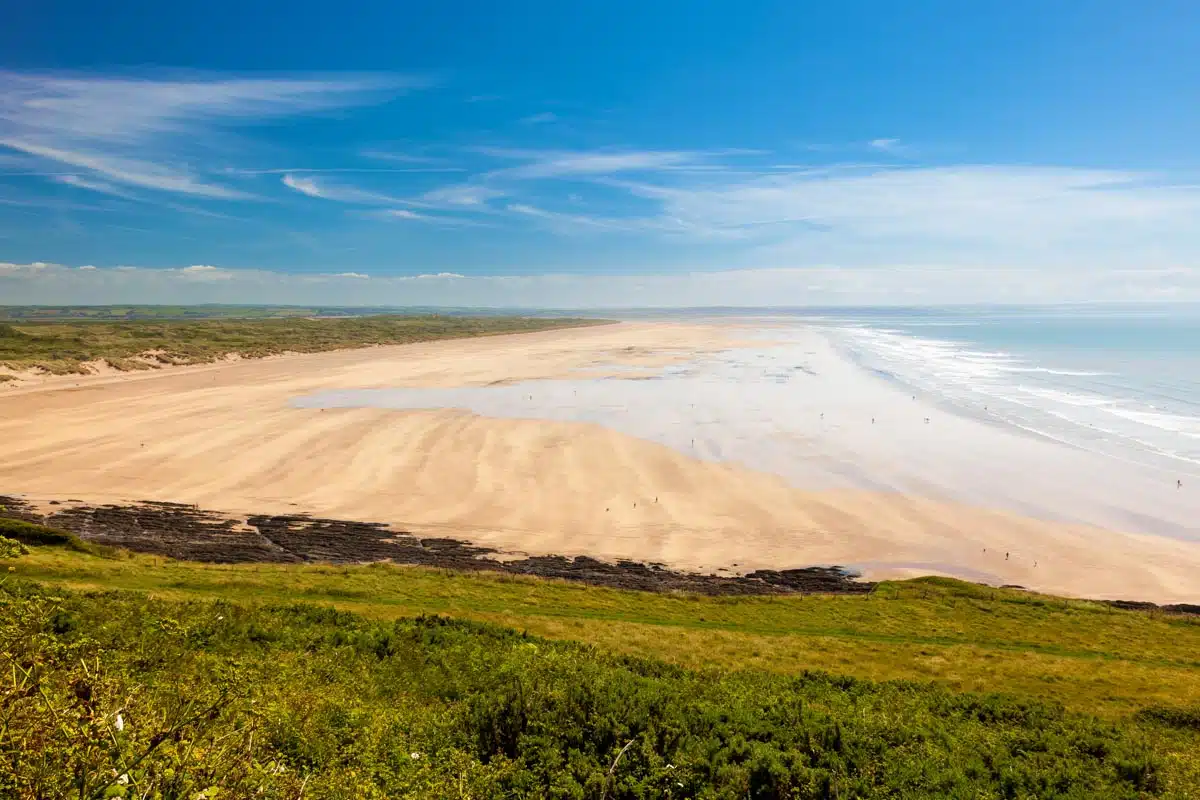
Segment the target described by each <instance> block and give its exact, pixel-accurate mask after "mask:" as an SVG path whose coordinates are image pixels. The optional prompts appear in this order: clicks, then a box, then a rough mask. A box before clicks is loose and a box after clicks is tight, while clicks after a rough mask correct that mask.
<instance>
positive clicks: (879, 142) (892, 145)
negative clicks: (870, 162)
mask: <svg viewBox="0 0 1200 800" xmlns="http://www.w3.org/2000/svg"><path fill="white" fill-rule="evenodd" d="M867 147H869V148H871V149H872V150H876V151H878V152H880V153H888V154H889V155H900V154H902V153H904V152H906V151H907V150H908V148H907V147H905V146H904V145H902V144H900V140H899V139H872V140H871V141H869V142H867Z"/></svg>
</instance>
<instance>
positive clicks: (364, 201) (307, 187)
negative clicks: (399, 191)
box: [281, 174, 405, 205]
mask: <svg viewBox="0 0 1200 800" xmlns="http://www.w3.org/2000/svg"><path fill="white" fill-rule="evenodd" d="M281 182H282V183H283V185H284V186H286V187H288V188H289V189H292V190H294V191H297V192H300V194H304V195H308V196H309V197H317V198H320V199H322V200H333V201H335V202H339V203H355V204H358V205H395V204H398V203H400V204H402V203H404V202H405V201H404V200H401V199H400V198H396V197H392V196H390V195H386V194H383V193H380V192H371V191H367V190H365V189H359V188H357V187H354V186H344V185H340V184H334V183H328V182H325V181H319V180H317V179H316V178H312V177H302V176H300V175H291V174H288V175H284V176H283V178H282V179H281Z"/></svg>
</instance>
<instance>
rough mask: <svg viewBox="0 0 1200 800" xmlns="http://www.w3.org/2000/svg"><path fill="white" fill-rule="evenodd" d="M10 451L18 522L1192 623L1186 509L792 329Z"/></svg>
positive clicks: (421, 377)
mask: <svg viewBox="0 0 1200 800" xmlns="http://www.w3.org/2000/svg"><path fill="white" fill-rule="evenodd" d="M927 420H928V421H927ZM0 441H3V442H4V443H5V444H6V448H5V458H4V460H3V461H2V462H0V494H3V493H9V494H22V495H24V496H26V497H27V498H28V499H29V500H31V501H33V502H45V501H48V500H51V499H60V500H62V499H68V498H72V499H78V500H80V501H84V502H87V503H93V504H99V503H127V502H132V501H139V500H159V501H171V502H179V503H194V504H196V505H198V506H201V507H203V508H208V509H213V510H219V511H225V512H229V513H267V514H275V513H278V514H284V513H286V514H294V513H301V512H304V513H312V514H317V515H324V516H331V517H337V518H343V519H357V520H368V521H376V522H386V523H389V524H391V525H393V526H395V527H397V528H399V529H403V530H408V531H412V532H414V533H417V534H420V535H424V534H436V535H444V536H454V537H457V538H463V539H467V540H470V541H474V542H478V543H481V544H486V545H490V546H493V547H497V548H500V549H503V550H507V551H513V552H520V553H530V554H548V553H557V554H564V555H576V554H587V555H592V556H597V557H602V558H630V559H635V560H639V561H660V562H664V563H667V564H670V565H672V566H674V567H678V568H684V569H693V570H700V571H705V572H708V571H715V570H717V569H729V570H734V571H748V570H752V569H759V568H771V569H780V568H789V567H802V566H810V565H824V564H841V565H847V566H851V567H854V568H856V569H859V570H861V571H862V572H863V574H864V576H865V577H868V578H872V579H879V578H886V577H896V576H911V575H916V574H947V575H955V576H959V577H963V578H966V579H971V580H979V581H985V582H988V583H994V584H1006V583H1008V584H1020V585H1023V586H1027V587H1029V588H1033V589H1038V590H1043V591H1048V592H1055V593H1064V594H1071V595H1079V596H1089V597H1103V598H1119V599H1138V600H1151V601H1156V602H1195V601H1197V599H1198V598H1200V577H1198V576H1200V531H1198V530H1197V523H1196V520H1197V519H1200V501H1197V499H1196V495H1195V494H1194V493H1193V492H1188V491H1179V490H1178V489H1177V488H1176V486H1175V485H1174V483H1173V482H1168V481H1167V480H1166V479H1165V477H1164V476H1162V475H1159V474H1156V473H1155V472H1154V471H1152V470H1149V469H1144V468H1139V467H1136V466H1133V465H1127V464H1123V463H1120V462H1116V461H1114V460H1109V459H1102V458H1097V457H1096V456H1094V455H1092V454H1088V453H1082V452H1079V451H1075V450H1072V449H1069V448H1067V447H1064V446H1062V445H1059V444H1057V443H1054V442H1049V441H1045V440H1040V439H1037V438H1034V437H1031V436H1024V435H1021V434H1019V433H1016V432H1013V431H1011V430H1007V429H1003V428H1000V427H998V426H994V425H989V424H988V423H987V422H986V421H982V420H979V419H974V418H971V417H969V416H963V415H958V414H953V413H949V412H947V411H946V410H945V409H943V408H940V407H937V406H935V405H933V404H931V403H929V402H927V401H926V400H925V399H923V398H920V397H912V396H910V395H908V394H907V393H906V392H904V391H903V390H902V389H900V388H899V387H897V386H894V385H891V384H889V383H887V382H886V381H883V380H882V379H879V378H876V377H875V376H872V375H870V374H869V373H866V372H864V371H862V370H860V369H858V368H857V367H855V366H854V365H853V364H851V363H849V362H847V361H845V360H844V359H842V358H841V357H840V356H839V355H838V354H837V353H836V352H835V350H834V349H833V348H832V347H831V345H830V344H829V342H827V341H826V340H825V339H824V338H823V337H822V336H821V334H820V332H819V331H817V330H814V329H809V328H804V327H800V326H790V327H787V328H779V329H776V328H772V327H769V326H758V328H757V329H751V328H750V327H748V326H746V325H745V324H719V325H718V324H700V323H624V324H620V325H614V326H605V327H599V328H584V329H574V330H566V331H548V332H543V333H534V334H521V335H515V336H496V337H489V338H485V339H470V340H452V341H440V342H436V343H428V344H417V345H405V346H398V347H380V348H369V349H364V350H353V351H340V352H332V353H322V354H316V355H303V356H287V357H282V358H273V359H269V360H263V361H240V362H227V363H218V364H212V365H204V366H198V367H187V368H180V369H173V370H162V371H157V372H144V373H136V374H115V375H113V374H106V375H97V376H90V377H82V378H78V379H75V378H70V379H55V380H48V381H43V382H41V383H39V384H36V385H25V386H21V385H18V386H15V387H7V388H5V389H4V390H3V391H0Z"/></svg>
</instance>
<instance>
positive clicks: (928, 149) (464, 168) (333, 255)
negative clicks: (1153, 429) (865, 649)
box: [0, 0, 1200, 306]
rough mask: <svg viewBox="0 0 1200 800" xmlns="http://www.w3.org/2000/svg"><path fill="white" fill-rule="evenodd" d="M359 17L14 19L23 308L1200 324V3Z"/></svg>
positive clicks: (11, 167)
mask: <svg viewBox="0 0 1200 800" xmlns="http://www.w3.org/2000/svg"><path fill="white" fill-rule="evenodd" d="M175 6H179V7H175ZM346 8H347V9H350V8H351V5H349V4H348V5H347V6H346ZM352 8H353V11H352V13H351V12H349V11H346V12H343V11H342V9H341V8H340V7H337V6H334V5H331V4H325V3H315V2H306V1H305V0H301V1H300V2H297V3H289V4H280V3H275V4H263V3H254V2H238V3H224V2H208V3H203V4H160V5H158V6H152V7H146V6H144V5H142V4H136V5H135V4H132V3H107V4H96V3H83V2H68V3H56V2H42V3H26V4H20V7H16V8H14V9H9V10H7V12H6V16H7V21H6V24H5V26H4V27H3V28H0V303H4V302H13V303H17V302H85V301H91V302H127V301H139V302H154V301H163V302H181V301H183V302H186V301H195V302H209V301H224V302H237V301H240V302H300V303H308V302H327V303H334V302H336V303H347V304H355V303H368V304H377V303H397V304H404V303H412V304H448V305H572V306H574V305H692V304H700V305H705V304H747V305H757V304H789V305H801V304H806V303H812V304H826V303H838V302H846V303H855V304H857V303H877V302H878V303H910V302H911V303H922V302H976V301H998V300H999V301H1003V300H1011V301H1016V302H1028V301H1037V300H1126V299H1147V300H1197V299H1200V58H1197V57H1196V53H1197V52H1200V5H1197V4H1195V3H1191V2H1183V1H1179V2H1158V3H1153V4H1132V3H1128V2H1104V1H1103V0H1098V1H1097V2H1087V3H1044V2H1043V3H1034V2H1005V3H990V2H981V3H971V4H964V3H959V2H910V3H904V4H900V3H891V2H887V3H884V2H876V3H867V2H858V3H854V2H843V3H821V4H816V3H803V2H780V3H768V2H740V3H732V2H725V3H715V2H686V3H685V2H657V3H647V2H644V0H643V2H638V3H626V2H605V3H591V2H588V3H582V2H581V3H562V2H514V3H508V4H503V5H502V6H501V5H499V4H494V3H447V2H443V3H394V2H392V3H373V4H372V3H365V4H364V3H356V4H352ZM85 267H86V268H85Z"/></svg>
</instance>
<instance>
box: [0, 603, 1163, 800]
mask: <svg viewBox="0 0 1200 800" xmlns="http://www.w3.org/2000/svg"><path fill="white" fill-rule="evenodd" d="M0 652H2V653H3V654H4V656H5V658H6V660H7V662H8V663H7V664H6V665H5V670H6V671H12V674H13V676H14V677H13V679H12V680H11V681H5V682H0V714H3V715H5V719H4V724H3V725H2V726H0V796H3V797H13V798H35V797H62V796H67V795H70V796H72V797H103V796H114V795H121V796H130V797H133V796H137V797H143V796H147V797H163V798H184V797H187V798H195V797H198V796H200V794H199V793H200V792H209V794H206V795H204V796H209V797H211V796H213V795H212V792H213V790H214V787H217V788H219V790H220V796H221V797H267V798H273V797H298V796H301V794H302V795H303V796H304V797H306V798H342V797H345V798H350V797H355V798H357V797H378V798H384V797H388V798H391V797H539V798H540V797H559V798H601V797H603V798H612V799H614V800H616V799H618V798H620V799H628V800H632V799H633V798H651V797H702V798H726V797H728V798H745V797H751V798H835V797H836V798H869V797H913V798H917V797H947V798H1007V797H1013V798H1016V797H1029V798H1034V797H1036V798H1089V799H1090V798H1099V797H1103V798H1136V797H1148V796H1155V795H1157V794H1160V793H1161V792H1162V791H1163V785H1162V783H1163V781H1162V780H1161V778H1160V775H1161V769H1162V765H1161V763H1160V760H1159V759H1160V757H1159V756H1158V755H1157V754H1156V753H1155V752H1154V751H1152V750H1151V749H1150V747H1149V745H1148V744H1147V743H1146V741H1145V739H1144V737H1142V736H1141V735H1140V734H1139V732H1138V730H1137V729H1136V728H1135V727H1131V726H1129V725H1118V724H1114V723H1108V722H1102V721H1100V720H1097V719H1095V718H1092V717H1089V716H1084V715H1079V714H1072V713H1068V712H1066V711H1064V710H1063V709H1062V708H1061V707H1059V706H1057V705H1053V704H1046V703H1041V702H1033V701H1024V700H1018V699H1014V698H1011V697H1006V696H1003V695H972V694H955V693H952V692H949V691H946V690H944V689H940V688H937V687H935V686H932V685H926V684H916V683H905V682H893V683H875V682H871V681H864V680H855V679H850V678H842V677H836V676H831V675H827V674H824V673H817V672H810V673H804V674H801V675H796V676H792V677H787V676H780V675H774V674H767V673H760V672H733V673H729V672H717V671H711V672H697V671H691V670H685V669H680V668H677V667H674V666H671V665H667V664H663V663H660V662H656V661H650V660H644V659H638V658H632V657H613V656H609V655H607V654H605V653H602V652H599V651H597V650H596V649H594V648H590V647H586V646H581V645H575V644H571V643H565V642H552V641H546V640H542V639H537V638H534V637H530V636H526V635H523V634H521V633H519V632H516V631H512V630H508V629H504V628H500V627H495V626H492V625H485V624H479V623H469V622H461V621H454V620H449V619H445V618H441V617H421V618H416V619H409V620H401V621H398V622H394V623H380V622H373V621H369V620H367V619H364V618H362V617H358V616H355V615H352V614H349V613H344V612H338V611H334V610H331V609H326V608H318V607H313V606H307V605H292V606H285V607H252V606H246V605H237V604H232V603H224V602H217V603H203V602H188V603H184V602H168V601H161V600H150V599H147V598H146V597H144V596H140V595H133V594H122V593H103V594H72V593H66V592H64V591H62V590H57V589H56V590H54V594H53V595H52V594H50V593H49V592H48V591H47V590H45V589H42V588H40V587H38V586H37V585H34V584H25V583H17V584H14V585H11V586H5V587H2V588H0ZM48 721H52V722H48Z"/></svg>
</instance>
